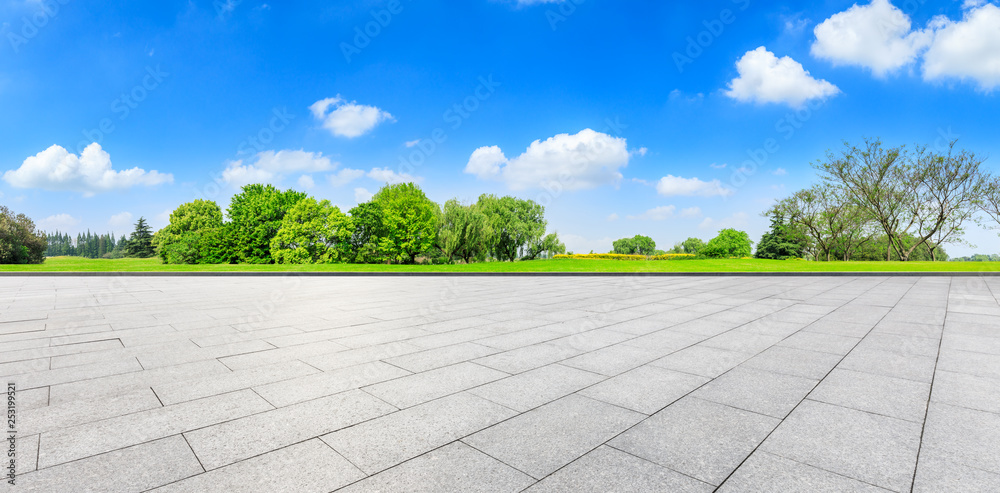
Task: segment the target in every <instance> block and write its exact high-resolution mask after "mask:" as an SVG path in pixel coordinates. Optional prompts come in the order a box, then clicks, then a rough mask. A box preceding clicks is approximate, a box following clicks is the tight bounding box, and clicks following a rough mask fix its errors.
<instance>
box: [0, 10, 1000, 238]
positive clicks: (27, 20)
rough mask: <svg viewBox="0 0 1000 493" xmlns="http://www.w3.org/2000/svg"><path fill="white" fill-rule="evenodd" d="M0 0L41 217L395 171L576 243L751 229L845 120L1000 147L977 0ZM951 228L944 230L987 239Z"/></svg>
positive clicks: (390, 177) (6, 189) (4, 162)
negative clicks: (539, 206) (516, 199)
mask: <svg viewBox="0 0 1000 493" xmlns="http://www.w3.org/2000/svg"><path fill="white" fill-rule="evenodd" d="M0 1H2V3H0V5H2V6H0V16H2V30H0V33H2V38H3V39H2V40H0V41H2V42H0V107H2V108H3V118H0V142H2V145H0V175H2V177H3V179H2V181H0V194H2V195H0V203H3V204H5V205H8V206H9V207H11V208H13V209H14V210H16V211H18V212H24V213H26V214H28V215H29V216H31V217H33V218H35V219H36V221H37V222H38V223H39V224H40V225H41V226H42V227H43V228H46V229H50V230H51V229H57V228H58V229H62V230H64V231H70V232H74V233H75V232H77V231H81V230H86V229H87V228H89V229H91V230H96V231H108V230H113V231H116V232H118V233H125V232H127V231H129V230H131V223H132V222H134V221H135V219H137V218H138V217H139V216H145V217H147V218H148V219H149V220H150V221H151V223H152V224H153V226H154V227H161V226H163V225H165V224H166V221H167V214H168V213H169V211H171V210H172V209H174V208H175V207H176V206H177V205H179V204H180V203H182V202H186V201H189V200H191V199H194V198H211V199H214V200H216V201H218V202H219V204H220V205H221V206H222V207H223V208H225V207H226V205H227V204H228V200H229V197H230V196H231V195H232V194H233V193H234V192H235V191H236V190H237V188H238V186H239V185H240V184H243V183H246V182H250V181H268V182H271V183H275V184H277V185H280V186H283V187H293V188H297V189H300V190H307V191H308V192H309V193H311V194H313V195H315V196H317V197H320V198H327V199H330V200H331V201H332V202H333V203H335V204H338V205H340V206H341V207H342V208H345V209H346V208H350V207H352V206H353V205H354V204H356V203H357V202H358V201H359V200H365V199H366V197H367V196H368V195H369V194H371V193H374V192H375V191H377V190H378V188H379V187H380V186H381V185H382V184H384V183H386V182H387V181H388V182H392V181H398V180H410V179H412V180H417V181H418V182H419V184H420V186H421V187H422V188H423V189H424V190H425V191H426V192H427V194H428V196H430V197H431V199H433V200H435V201H438V202H444V201H445V200H447V199H449V198H453V197H458V198H460V199H463V200H466V201H473V200H475V198H476V197H477V196H478V195H479V194H481V193H495V194H514V195H517V196H520V197H524V198H531V199H535V200H537V201H539V202H542V203H543V204H544V205H546V207H547V210H546V216H547V218H548V219H549V228H550V230H555V231H558V232H559V233H560V236H562V237H563V239H564V240H565V241H566V243H567V246H568V247H569V249H570V250H575V251H577V252H581V251H582V252H586V251H589V250H591V249H593V250H595V251H607V250H609V249H610V248H611V241H612V240H614V239H617V238H619V237H623V236H632V235H635V234H646V235H649V236H652V237H653V238H654V239H655V240H656V241H657V244H658V245H659V246H660V247H661V248H662V247H669V246H670V245H672V244H673V243H675V242H678V241H681V240H683V239H684V238H687V237H689V236H698V237H701V238H704V239H708V238H710V237H712V236H714V235H715V233H716V232H717V231H718V230H719V229H720V228H722V227H727V226H734V227H738V228H741V229H745V230H747V231H748V232H749V233H750V234H751V237H753V238H754V239H755V240H756V239H757V238H759V237H760V235H761V234H762V233H763V232H764V231H765V229H766V227H767V220H766V219H765V218H763V217H761V216H760V213H761V211H763V210H765V209H766V208H767V206H768V205H769V204H770V203H772V202H773V201H774V199H776V198H780V197H782V196H784V195H787V194H790V193H792V192H794V191H795V190H797V189H799V188H802V187H806V186H808V185H809V184H810V183H811V182H813V181H815V179H816V177H815V174H814V172H813V170H812V168H811V167H810V163H811V162H814V161H816V160H818V159H821V158H823V157H824V155H825V152H826V151H827V150H828V149H836V148H838V147H839V146H840V145H841V142H842V141H844V140H848V141H852V142H858V141H860V139H862V138H863V137H866V136H874V137H881V138H882V139H883V140H884V141H886V142H887V143H890V144H910V145H912V144H914V143H919V144H924V145H928V146H934V145H936V144H938V143H941V142H944V141H945V140H947V139H949V138H956V137H957V138H959V139H960V140H959V142H960V145H961V146H962V147H964V148H967V149H970V150H973V151H975V152H977V153H981V154H985V155H991V156H993V157H992V158H991V159H989V160H988V161H987V165H988V166H989V167H990V169H992V170H994V171H996V170H997V169H998V167H1000V162H998V161H997V160H998V159H1000V143H998V141H997V139H996V135H997V130H998V128H997V126H998V125H997V122H998V118H997V115H998V114H1000V111H998V110H1000V94H998V90H997V89H998V88H1000V8H998V7H997V6H996V5H994V4H991V3H988V2H980V1H975V0H964V1H962V0H959V1H955V0H942V1H936V0H926V1H923V2H922V1H921V0H908V1H907V2H903V1H900V0H894V1H893V2H892V3H890V2H888V1H887V0H876V1H874V2H871V3H867V2H863V3H860V4H859V5H854V4H853V3H852V2H849V1H846V2H845V1H832V0H827V1H820V2H782V3H781V5H778V4H776V3H773V2H753V1H752V0H724V1H715V2H684V3H681V2H648V1H630V0H620V1H616V2H612V1H609V0H564V1H561V2H560V1H542V0H533V1H532V0H527V1H525V0H521V1H520V2H518V1H516V0H511V1H491V0H466V1H462V2H444V1H434V0H421V1H414V0H399V1H374V0H372V1H355V2H332V3H331V2H308V1H304V2H294V5H292V4H293V2H287V3H280V4H279V3H277V2H275V3H264V2H261V1H257V0H242V1H239V0H229V1H218V0H216V1H210V0H202V1H170V0H163V1H158V2H124V1H121V2H97V1H88V0H41V1H40V0H0ZM95 144H96V145H95ZM754 159H756V160H754ZM968 238H969V240H971V241H972V242H973V243H975V244H976V245H977V247H978V248H974V249H973V248H969V247H963V246H951V247H949V251H950V252H951V253H952V254H965V253H969V252H972V251H979V252H996V251H997V250H998V248H997V244H998V240H997V236H996V234H995V233H994V232H987V231H980V230H978V229H977V228H973V231H972V232H970V234H969V235H968Z"/></svg>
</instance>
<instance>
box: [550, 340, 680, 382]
mask: <svg viewBox="0 0 1000 493" xmlns="http://www.w3.org/2000/svg"><path fill="white" fill-rule="evenodd" d="M668 353H670V351H667V350H661V349H656V348H645V347H635V346H627V345H625V344H616V345H614V346H609V347H606V348H603V349H598V350H597V351H591V352H589V353H586V354H581V355H579V356H575V357H572V358H569V359H567V360H565V361H562V364H563V365H566V366H571V367H573V368H579V369H581V370H586V371H589V372H593V373H599V374H601V375H606V376H609V377H611V376H615V375H618V374H620V373H624V372H626V371H628V370H631V369H632V368H637V367H639V366H642V365H644V364H646V363H649V362H650V361H653V360H655V359H657V358H660V357H662V356H664V355H666V354H668Z"/></svg>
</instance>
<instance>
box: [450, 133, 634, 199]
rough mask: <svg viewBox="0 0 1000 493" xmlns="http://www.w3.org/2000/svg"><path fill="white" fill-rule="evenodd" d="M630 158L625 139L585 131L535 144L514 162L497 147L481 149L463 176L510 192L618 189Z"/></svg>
mask: <svg viewBox="0 0 1000 493" xmlns="http://www.w3.org/2000/svg"><path fill="white" fill-rule="evenodd" d="M629 156H630V153H629V150H628V144H627V142H626V141H625V139H623V138H620V137H612V136H610V135H607V134H604V133H601V132H595V131H593V130H591V129H589V128H588V129H585V130H582V131H580V132H579V133H577V134H575V135H570V134H559V135H556V136H554V137H551V138H549V139H546V140H544V141H542V140H536V141H534V142H533V143H532V144H531V145H530V146H528V148H527V150H525V151H524V153H522V154H521V155H520V156H517V157H515V158H513V159H508V158H507V157H506V156H505V155H504V153H503V151H502V150H501V149H500V148H499V147H497V146H492V147H480V148H479V149H476V150H475V151H474V152H473V153H472V156H470V157H469V162H468V164H467V165H466V167H465V172H466V173H468V174H471V175H475V176H477V177H478V178H480V179H483V180H496V181H501V182H504V183H506V184H507V186H508V187H509V188H511V189H513V190H523V189H527V188H537V187H547V188H555V187H559V188H561V189H566V190H582V189H588V188H595V187H599V186H602V185H617V184H618V183H619V182H620V181H621V179H622V174H621V172H620V171H619V170H620V169H621V168H624V167H625V166H627V165H628V162H629Z"/></svg>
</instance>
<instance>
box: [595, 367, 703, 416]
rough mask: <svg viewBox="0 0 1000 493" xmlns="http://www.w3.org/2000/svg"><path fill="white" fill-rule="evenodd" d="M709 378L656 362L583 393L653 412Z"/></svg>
mask: <svg viewBox="0 0 1000 493" xmlns="http://www.w3.org/2000/svg"><path fill="white" fill-rule="evenodd" d="M708 381H709V379H708V378H705V377H699V376H696V375H691V374H689V373H682V372H679V371H674V370H667V369H665V368H657V367H655V366H648V365H647V366H640V367H639V368H636V369H634V370H629V371H627V372H625V373H622V374H621V375H618V376H616V377H611V378H609V379H607V380H605V381H603V382H601V383H599V384H597V385H594V386H592V387H588V388H586V389H584V390H582V391H580V395H583V396H586V397H590V398H593V399H597V400H599V401H603V402H607V403H609V404H614V405H616V406H620V407H624V408H626V409H631V410H633V411H638V412H640V413H643V414H653V413H655V412H657V411H659V410H660V409H663V408H664V407H666V406H667V405H669V404H670V403H672V402H674V401H676V400H677V399H680V398H681V397H684V395H686V394H687V393H689V392H691V391H692V390H694V389H696V388H698V387H699V386H701V385H703V384H704V383H705V382H708Z"/></svg>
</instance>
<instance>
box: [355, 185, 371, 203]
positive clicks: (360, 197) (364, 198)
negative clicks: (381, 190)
mask: <svg viewBox="0 0 1000 493" xmlns="http://www.w3.org/2000/svg"><path fill="white" fill-rule="evenodd" d="M373 196H374V195H373V194H372V193H371V192H369V191H368V190H366V189H364V188H355V189H354V201H355V202H357V203H359V204H360V203H363V202H368V201H369V200H371V199H372V197H373Z"/></svg>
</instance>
